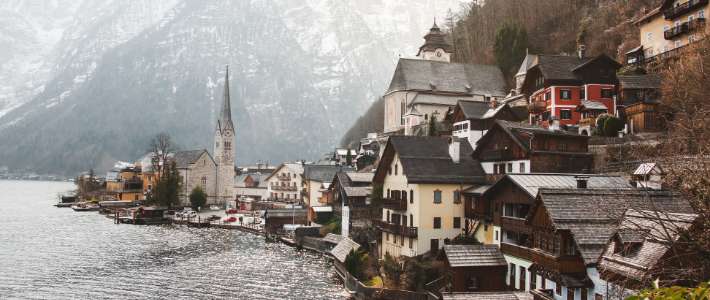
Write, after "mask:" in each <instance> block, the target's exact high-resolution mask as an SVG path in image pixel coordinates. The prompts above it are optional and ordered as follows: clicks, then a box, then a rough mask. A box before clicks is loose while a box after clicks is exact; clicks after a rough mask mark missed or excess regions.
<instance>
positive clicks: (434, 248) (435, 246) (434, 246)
mask: <svg viewBox="0 0 710 300" xmlns="http://www.w3.org/2000/svg"><path fill="white" fill-rule="evenodd" d="M429 247H430V248H431V252H434V251H439V239H431V241H430V242H429Z"/></svg>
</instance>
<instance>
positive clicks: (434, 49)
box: [417, 19, 454, 62]
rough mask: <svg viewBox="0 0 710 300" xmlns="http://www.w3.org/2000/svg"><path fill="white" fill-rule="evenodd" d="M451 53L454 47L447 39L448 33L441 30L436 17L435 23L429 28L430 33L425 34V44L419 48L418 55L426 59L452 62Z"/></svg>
mask: <svg viewBox="0 0 710 300" xmlns="http://www.w3.org/2000/svg"><path fill="white" fill-rule="evenodd" d="M451 53H454V49H453V47H452V46H451V44H449V42H447V41H446V33H444V32H442V31H441V28H439V25H437V24H436V19H435V20H434V25H432V26H431V29H429V33H427V35H425V36H424V45H422V46H421V47H420V48H419V53H417V57H419V58H422V59H425V60H436V61H445V62H450V61H451Z"/></svg>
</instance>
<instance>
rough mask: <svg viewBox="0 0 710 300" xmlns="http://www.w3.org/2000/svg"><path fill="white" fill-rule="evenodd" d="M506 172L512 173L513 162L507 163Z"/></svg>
mask: <svg viewBox="0 0 710 300" xmlns="http://www.w3.org/2000/svg"><path fill="white" fill-rule="evenodd" d="M508 173H513V163H508Z"/></svg>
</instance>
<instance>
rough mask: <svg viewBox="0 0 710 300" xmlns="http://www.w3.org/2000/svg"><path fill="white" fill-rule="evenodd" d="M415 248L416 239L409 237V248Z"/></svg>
mask: <svg viewBox="0 0 710 300" xmlns="http://www.w3.org/2000/svg"><path fill="white" fill-rule="evenodd" d="M412 248H414V239H412V238H410V239H409V249H412Z"/></svg>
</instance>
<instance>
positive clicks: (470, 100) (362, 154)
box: [77, 0, 710, 300]
mask: <svg viewBox="0 0 710 300" xmlns="http://www.w3.org/2000/svg"><path fill="white" fill-rule="evenodd" d="M708 13H710V5H708V1H701V0H688V1H670V0H668V1H662V4H661V5H660V6H659V7H657V8H656V9H654V10H651V11H649V12H647V13H646V14H644V15H643V16H642V17H640V18H638V19H636V20H633V22H632V23H633V26H635V28H637V30H638V35H639V36H640V44H639V45H637V47H634V48H633V49H632V50H630V51H628V52H627V53H626V58H625V60H624V61H617V60H616V59H615V58H614V55H610V54H605V53H601V54H598V55H593V56H592V55H589V54H588V51H587V49H586V45H585V44H584V43H583V41H582V40H580V41H577V43H578V44H577V51H576V53H573V54H554V55H551V54H542V53H539V54H538V53H532V52H529V53H527V54H526V56H525V57H524V60H523V61H522V63H521V64H520V66H519V68H517V72H515V73H514V74H512V78H506V77H505V76H506V75H504V74H505V72H503V71H502V70H501V69H500V68H499V67H498V66H496V65H483V64H466V63H456V62H452V55H453V53H454V49H453V46H452V44H451V42H450V40H451V39H450V37H449V36H448V32H447V31H446V30H444V29H442V28H440V27H439V26H438V25H437V24H436V23H434V24H433V26H432V27H431V28H430V29H429V32H428V33H426V34H425V36H424V43H423V44H422V45H421V47H420V48H419V51H418V53H416V57H414V58H401V59H400V60H399V62H398V64H397V67H396V69H395V71H394V74H392V80H391V82H390V84H389V88H388V89H387V90H386V91H384V93H383V95H382V98H383V101H384V112H383V116H384V119H383V124H384V127H383V128H382V129H381V131H379V132H372V133H369V134H367V136H363V137H361V140H360V143H359V144H358V145H357V147H334V148H333V151H332V152H331V153H327V154H324V155H323V157H322V158H321V159H320V160H318V161H314V162H309V161H294V162H283V163H280V164H268V163H261V164H257V165H253V166H235V161H236V159H237V158H238V156H239V153H236V154H235V151H234V145H235V144H236V143H239V141H238V140H235V138H234V137H235V131H236V130H239V127H238V126H235V124H237V123H238V122H234V121H233V120H232V116H231V111H232V109H231V101H230V87H229V84H230V82H229V71H228V70H226V71H225V74H224V76H225V86H224V91H223V99H222V106H221V113H220V115H219V119H218V120H216V128H215V134H214V148H213V149H212V151H208V150H206V149H195V150H189V151H173V149H172V147H171V143H170V140H169V137H165V136H163V137H156V140H155V141H154V142H153V144H152V146H151V148H152V149H153V151H152V152H151V153H147V154H146V155H145V157H142V158H139V159H137V160H136V161H135V162H131V163H124V162H117V164H116V166H115V168H114V169H112V170H111V171H110V172H109V173H108V174H106V175H105V176H99V175H96V174H93V173H91V174H90V173H87V174H83V175H82V176H80V177H79V178H78V180H77V185H78V187H79V194H78V196H79V198H80V199H79V200H80V201H85V202H87V203H89V202H93V203H97V206H98V207H99V209H102V210H104V209H106V208H111V209H112V210H111V212H110V213H115V214H116V218H119V212H118V211H116V210H115V208H117V207H118V208H120V209H126V210H128V211H130V212H128V213H129V214H133V215H132V216H129V218H133V219H134V220H135V218H136V215H135V214H136V209H137V208H136V207H134V206H136V205H146V206H147V205H153V206H154V207H165V212H166V213H167V214H170V213H174V208H177V207H192V208H193V209H194V210H195V211H210V210H212V211H214V212H215V213H216V212H217V211H219V212H220V214H222V215H223V216H226V217H225V218H224V219H222V217H217V218H216V219H211V221H208V222H207V223H203V222H202V221H199V222H197V223H193V224H197V225H199V226H207V227H208V226H210V224H211V225H219V226H228V225H229V224H238V225H239V226H242V225H244V223H245V222H243V219H242V218H243V217H244V216H250V218H251V220H253V222H252V223H251V224H248V225H249V228H250V230H255V231H256V232H259V233H261V234H265V235H267V236H272V237H273V236H277V237H280V238H282V239H283V240H285V241H287V242H288V243H292V244H294V245H297V247H299V248H306V249H311V250H314V251H320V252H323V253H327V254H330V255H331V256H332V257H333V258H334V264H335V268H336V270H337V272H338V274H339V275H340V276H341V277H342V278H343V281H344V284H345V287H346V288H347V289H348V290H349V291H351V292H352V293H353V294H354V295H357V297H360V298H372V299H549V300H552V299H554V300H560V299H568V300H587V299H594V300H599V299H623V298H625V297H628V296H631V295H634V294H637V293H639V292H640V291H642V290H646V289H650V288H652V286H653V284H654V282H655V284H656V285H658V286H661V287H667V286H684V287H695V286H697V285H698V284H700V283H701V282H704V281H707V280H708V279H710V258H709V257H710V256H708V251H709V250H710V249H709V248H708V247H707V240H708V229H709V228H708V224H707V222H708V217H709V215H708V214H709V210H708V200H707V199H708V198H707V194H703V191H704V190H706V189H707V186H708V182H707V177H706V176H705V175H708V172H707V171H708V170H710V169H708V168H707V166H706V165H707V162H708V159H707V156H706V155H707V154H705V153H704V152H703V151H704V150H707V149H706V147H707V140H706V139H705V138H706V137H707V136H706V135H705V134H706V133H705V132H704V131H702V132H699V133H697V134H696V135H695V136H694V137H695V138H694V139H695V141H694V143H689V142H688V141H687V140H682V141H681V142H678V140H674V139H673V138H677V137H678V136H675V135H678V134H679V133H678V132H679V131H674V128H675V127H674V126H677V125H678V124H680V123H682V122H683V120H687V118H690V117H687V118H686V119H683V118H684V117H683V116H681V114H682V113H687V111H683V110H682V109H683V108H678V109H676V110H673V112H675V115H673V114H672V113H669V111H668V110H667V109H666V108H664V106H667V105H668V103H677V102H672V101H677V100H671V99H670V98H671V97H675V96H678V94H674V93H675V91H676V90H677V89H685V88H687V89H688V90H690V89H691V88H693V87H692V86H690V85H691V84H693V83H694V82H691V81H678V80H682V78H683V77H670V76H679V75H677V73H673V72H672V71H673V69H674V68H681V67H685V66H687V63H686V64H685V65H684V61H685V59H686V58H688V57H691V56H694V55H695V56H696V57H701V60H700V61H697V60H696V61H695V62H696V64H697V63H698V62H699V63H707V62H708V53H707V49H708V47H707V45H708V43H707V42H708V41H709V40H706V39H704V38H705V33H706V32H707V30H708V26H707V23H706V21H705V20H706V19H705V18H706V17H705V16H706V14H708ZM702 59H704V60H702ZM669 70H670V71H669ZM691 71H692V70H687V69H683V70H682V71H680V72H678V73H689V72H691ZM669 74H670V75H669ZM705 76H707V75H705ZM693 78H694V77H693ZM693 78H691V79H693ZM704 78H706V79H707V77H704ZM696 79H697V78H696ZM507 82H513V83H514V86H512V87H509V86H508V84H507ZM685 85H687V86H685ZM674 87H675V88H676V89H674ZM701 88H707V87H701ZM692 93H694V91H693V92H688V93H687V94H681V95H680V96H679V97H681V98H683V99H691V98H692V97H696V96H697V95H694V94H692ZM695 107H697V106H695ZM698 113H702V112H698ZM703 117H704V116H702V115H700V118H703ZM704 118H706V117H704ZM700 127H702V125H700ZM696 128H697V127H696ZM705 130H707V129H705ZM669 135H670V136H671V137H670V138H668V136H669ZM692 137H693V136H691V138H692ZM678 143H680V144H686V143H687V144H688V145H690V144H692V145H695V146H693V147H695V148H693V147H690V146H689V147H690V148H692V149H696V150H695V151H690V150H688V149H690V148H682V150H665V151H666V152H662V149H666V148H663V147H665V146H674V145H675V146H678ZM696 143H699V144H700V145H696ZM658 149H661V150H658ZM673 149H680V148H673ZM653 151H659V152H653ZM668 151H670V152H668ZM674 151H675V152H674ZM688 170H690V171H688ZM689 173H690V175H689ZM170 174H173V175H174V177H171V176H173V175H170ZM693 174H695V175H693ZM169 178H173V179H174V180H175V182H173V183H172V185H169V184H167V183H163V181H168V179H169ZM689 178H694V179H693V180H690V179H689ZM680 183H682V184H680ZM693 184H695V185H693ZM170 186H172V187H174V188H173V190H171V188H170ZM167 191H170V192H172V193H174V197H173V198H174V199H168V200H167V202H166V201H163V200H160V199H165V198H164V197H165V196H163V195H165V194H166V193H167ZM195 195H203V197H200V196H195ZM161 197H163V198H161ZM168 198H170V197H168ZM199 198H204V199H202V201H196V200H199ZM82 205H85V206H86V205H93V204H82ZM122 213H123V212H122ZM234 216H239V217H234ZM171 218H172V219H173V220H179V221H181V222H184V217H183V216H181V217H171ZM190 218H191V217H188V220H187V221H186V222H187V223H185V224H191V223H190V222H192V221H190ZM134 223H135V221H134ZM225 224H226V225H225Z"/></svg>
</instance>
